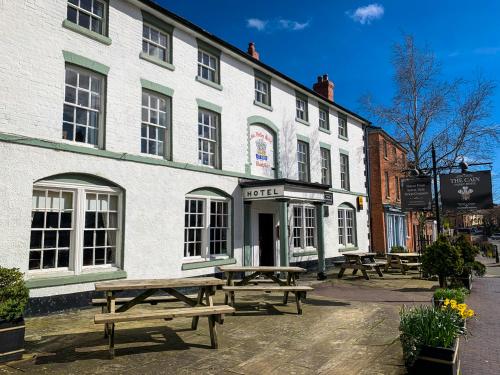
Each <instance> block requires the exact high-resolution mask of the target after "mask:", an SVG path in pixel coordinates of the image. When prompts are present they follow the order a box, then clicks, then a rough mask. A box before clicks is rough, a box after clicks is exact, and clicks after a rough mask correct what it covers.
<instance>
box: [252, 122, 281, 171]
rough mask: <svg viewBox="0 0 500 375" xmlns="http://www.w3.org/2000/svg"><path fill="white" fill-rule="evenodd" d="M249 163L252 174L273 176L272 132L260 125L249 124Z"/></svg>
mask: <svg viewBox="0 0 500 375" xmlns="http://www.w3.org/2000/svg"><path fill="white" fill-rule="evenodd" d="M250 163H251V173H252V175H254V176H262V177H271V178H274V177H275V173H274V134H273V133H272V132H270V131H269V130H268V129H267V128H266V127H263V126H261V125H251V126H250Z"/></svg>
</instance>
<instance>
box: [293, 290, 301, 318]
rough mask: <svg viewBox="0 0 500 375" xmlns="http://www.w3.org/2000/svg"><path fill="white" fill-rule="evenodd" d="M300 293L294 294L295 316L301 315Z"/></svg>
mask: <svg viewBox="0 0 500 375" xmlns="http://www.w3.org/2000/svg"><path fill="white" fill-rule="evenodd" d="M301 298H302V292H295V303H296V304H297V314H299V315H302V302H301Z"/></svg>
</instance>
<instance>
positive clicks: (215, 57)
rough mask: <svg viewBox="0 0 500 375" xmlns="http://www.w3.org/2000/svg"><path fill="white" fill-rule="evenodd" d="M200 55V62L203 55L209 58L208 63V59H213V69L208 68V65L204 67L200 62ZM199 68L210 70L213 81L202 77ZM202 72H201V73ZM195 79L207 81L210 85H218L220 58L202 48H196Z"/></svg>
mask: <svg viewBox="0 0 500 375" xmlns="http://www.w3.org/2000/svg"><path fill="white" fill-rule="evenodd" d="M200 53H201V56H202V60H203V54H205V55H207V56H208V58H209V61H210V58H213V59H214V60H215V68H212V67H210V65H205V64H204V63H203V61H201V62H200ZM200 68H202V69H203V68H207V69H208V70H212V71H213V77H214V79H213V80H211V79H209V78H205V77H203V76H202V74H203V73H202V74H200ZM201 72H203V71H201ZM197 77H198V79H201V80H203V81H207V82H212V83H215V84H220V56H217V55H216V54H214V53H212V52H210V51H208V50H206V49H204V48H202V47H198V53H197Z"/></svg>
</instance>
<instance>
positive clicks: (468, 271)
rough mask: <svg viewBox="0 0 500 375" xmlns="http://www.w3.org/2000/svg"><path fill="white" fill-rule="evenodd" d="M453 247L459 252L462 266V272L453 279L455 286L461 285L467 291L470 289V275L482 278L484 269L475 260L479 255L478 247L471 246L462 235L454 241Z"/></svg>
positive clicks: (483, 266) (481, 264) (482, 265)
mask: <svg viewBox="0 0 500 375" xmlns="http://www.w3.org/2000/svg"><path fill="white" fill-rule="evenodd" d="M454 245H455V247H456V248H457V249H458V250H459V251H460V255H461V257H462V259H463V262H464V266H463V269H462V272H461V273H459V274H457V275H456V276H455V277H454V279H455V283H456V284H457V285H461V284H463V286H465V287H466V288H467V289H469V290H471V288H472V275H473V274H474V275H476V276H484V274H485V273H486V267H485V265H484V264H483V263H481V262H479V261H477V260H476V256H477V255H479V252H480V250H479V247H478V246H475V245H473V244H472V243H471V242H470V241H469V240H468V239H467V238H466V237H465V236H464V235H463V234H462V235H460V236H458V237H457V238H456V239H455V241H454Z"/></svg>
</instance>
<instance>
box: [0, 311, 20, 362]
mask: <svg viewBox="0 0 500 375" xmlns="http://www.w3.org/2000/svg"><path fill="white" fill-rule="evenodd" d="M24 331H25V326H24V319H23V318H21V319H19V320H17V321H14V322H6V321H0V363H2V362H9V361H16V360H18V359H21V357H22V356H23V352H24Z"/></svg>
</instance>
